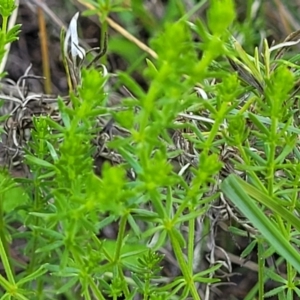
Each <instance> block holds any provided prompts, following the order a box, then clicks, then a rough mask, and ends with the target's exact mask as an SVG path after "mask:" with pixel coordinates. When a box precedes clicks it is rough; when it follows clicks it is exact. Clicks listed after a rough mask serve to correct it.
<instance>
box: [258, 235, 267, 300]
mask: <svg viewBox="0 0 300 300" xmlns="http://www.w3.org/2000/svg"><path fill="white" fill-rule="evenodd" d="M257 247H258V284H259V286H258V299H259V300H263V299H264V268H265V259H264V258H263V254H264V249H263V241H262V240H261V239H260V240H258V242H257Z"/></svg>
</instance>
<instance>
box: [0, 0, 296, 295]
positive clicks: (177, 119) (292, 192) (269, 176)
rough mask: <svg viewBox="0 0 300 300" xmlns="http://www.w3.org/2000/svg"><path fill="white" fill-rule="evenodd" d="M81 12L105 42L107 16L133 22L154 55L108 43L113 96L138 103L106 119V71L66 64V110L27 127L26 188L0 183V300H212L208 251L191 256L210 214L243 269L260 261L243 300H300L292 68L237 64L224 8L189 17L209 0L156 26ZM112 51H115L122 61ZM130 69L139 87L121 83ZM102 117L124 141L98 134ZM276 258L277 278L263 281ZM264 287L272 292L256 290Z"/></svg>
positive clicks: (229, 14)
mask: <svg viewBox="0 0 300 300" xmlns="http://www.w3.org/2000/svg"><path fill="white" fill-rule="evenodd" d="M2 2H3V3H2ZM2 2H1V1H0V13H1V14H2V17H3V24H2V28H1V31H0V55H2V53H3V54H4V46H5V44H6V43H9V42H12V41H14V40H15V39H16V38H17V34H18V31H19V27H18V26H16V27H15V28H14V29H12V30H11V31H9V32H7V30H6V22H7V19H6V18H7V17H8V16H9V15H10V14H11V13H12V11H13V9H14V3H13V1H6V2H5V1H2ZM87 2H88V3H90V4H93V5H95V9H94V10H91V11H87V12H86V14H98V15H99V17H100V20H101V22H103V23H102V29H103V32H104V33H105V32H106V27H107V17H108V16H109V14H110V13H111V12H117V13H118V15H119V16H120V19H121V20H123V21H124V23H125V24H126V25H128V27H129V28H133V27H134V26H133V25H134V22H135V21H136V20H137V19H138V20H140V21H141V22H142V24H143V25H144V26H145V28H146V30H147V31H149V32H150V40H151V41H150V45H151V46H152V47H153V49H154V50H155V51H156V53H157V57H158V58H157V59H156V60H154V59H153V60H150V59H144V57H143V59H141V60H138V62H135V60H136V59H135V58H132V57H131V55H130V53H131V52H130V51H131V49H134V51H133V52H132V53H135V54H136V55H138V54H139V53H140V50H137V49H136V46H132V45H131V44H130V43H128V42H124V41H123V40H122V38H118V39H117V41H118V42H116V41H113V42H112V43H116V44H115V45H114V46H113V48H112V49H113V51H115V52H117V51H118V53H119V54H120V55H123V56H124V57H125V58H126V60H127V61H128V62H129V63H130V64H133V66H130V68H129V70H127V71H126V72H119V73H118V74H117V75H118V76H117V84H116V86H121V85H124V86H126V88H127V89H128V90H129V91H130V93H132V95H133V97H132V98H130V99H128V98H127V99H122V102H121V109H115V108H109V107H106V103H107V100H108V99H107V98H108V97H109V96H110V90H109V92H107V84H108V79H109V75H107V74H106V70H105V68H104V67H103V69H102V71H99V69H97V68H95V67H93V66H89V67H84V57H83V58H82V57H81V58H80V59H81V61H82V65H81V64H78V66H77V65H76V66H75V67H76V68H75V67H74V66H73V69H72V64H71V63H75V62H74V61H71V63H70V62H69V61H68V59H69V58H68V51H65V53H64V58H63V59H64V64H65V66H67V68H66V69H67V71H68V72H69V73H68V75H70V76H71V75H72V76H73V78H72V79H73V81H74V82H72V84H71V85H72V91H70V102H66V101H64V100H63V99H62V98H59V99H58V104H59V111H60V117H61V122H55V121H54V120H52V119H51V116H41V117H38V118H34V119H33V124H34V129H33V130H32V132H31V139H30V141H29V142H28V144H27V146H26V149H24V151H25V157H24V158H25V163H26V165H27V167H28V168H29V169H30V178H26V179H25V178H23V179H12V178H11V177H10V175H9V174H8V172H7V171H4V170H2V171H1V177H0V213H1V216H0V219H1V222H0V226H1V230H0V257H1V261H2V264H3V268H4V272H5V276H4V275H0V286H1V291H0V296H1V299H13V298H16V299H57V298H58V297H60V296H61V297H65V298H66V299H100V300H101V299H108V298H110V299H118V297H123V298H125V299H136V298H137V297H142V298H143V299H171V300H172V299H187V298H192V299H196V300H197V299H202V298H204V297H203V290H202V289H203V287H205V288H206V291H207V292H206V296H205V297H206V298H207V297H208V296H209V291H210V289H209V288H210V287H211V286H213V285H214V284H215V283H218V282H219V281H221V278H220V277H219V273H218V271H219V270H220V269H221V268H224V267H225V266H224V265H222V264H221V263H215V260H211V265H209V266H206V267H205V268H203V267H202V265H201V266H200V267H199V265H200V264H202V263H203V262H204V261H205V257H206V254H207V253H205V252H203V251H202V250H201V251H200V250H199V249H200V248H199V247H200V246H201V247H202V246H205V247H206V248H207V246H208V245H211V244H213V243H212V241H210V240H208V237H207V236H210V238H211V237H213V235H214V232H213V230H214V228H215V226H216V225H215V224H216V223H217V222H216V221H218V219H213V216H214V215H215V214H216V212H215V207H216V205H219V202H220V201H223V202H222V203H224V205H225V207H226V211H228V212H229V213H231V218H233V219H234V220H235V221H236V227H234V226H232V227H230V231H231V232H232V234H234V235H236V236H238V235H239V236H244V237H247V236H248V237H249V238H251V239H252V240H251V242H250V243H249V245H248V246H247V247H246V249H244V250H243V252H242V254H241V256H242V257H247V256H248V255H250V254H251V253H252V252H253V251H254V249H257V251H258V258H259V259H258V275H259V280H258V284H257V285H256V286H255V287H254V288H253V290H252V291H251V292H250V293H249V295H247V296H246V297H245V299H254V298H255V297H256V296H257V295H258V297H259V298H260V299H262V298H263V297H268V296H275V295H276V296H277V295H278V297H281V298H282V299H293V298H294V297H296V296H295V295H298V296H299V294H300V292H299V289H300V288H299V280H297V279H296V277H297V276H298V273H299V272H300V265H299V261H300V259H299V253H298V252H297V251H296V250H295V247H296V246H299V241H298V239H297V237H298V236H299V231H300V223H299V220H298V214H299V204H298V193H299V179H300V178H299V174H300V173H299V171H300V164H299V159H300V152H299V150H298V141H297V139H298V135H299V133H300V130H299V129H298V128H297V126H296V125H297V124H298V122H299V121H298V119H297V113H298V110H299V109H298V106H297V105H296V103H297V101H298V98H297V94H296V93H295V88H296V87H295V83H296V82H298V81H299V72H298V67H297V59H296V58H295V57H292V58H289V59H288V58H285V57H284V56H282V55H281V56H280V54H281V52H280V50H279V51H278V52H276V51H275V50H274V49H272V48H271V49H270V48H269V47H268V44H267V42H266V41H265V42H264V48H263V50H262V53H260V52H259V51H258V49H256V50H254V51H253V53H254V54H253V56H251V54H248V52H247V51H246V50H245V49H244V47H243V46H242V45H241V44H240V43H239V42H238V41H237V40H235V39H234V37H233V36H231V31H232V30H237V29H238V28H240V27H241V26H240V24H239V23H238V22H237V21H236V20H235V18H236V13H235V7H234V2H233V1H232V0H226V1H221V0H213V1H210V5H209V7H208V9H207V22H206V23H207V24H206V23H205V22H204V21H202V20H200V19H196V20H193V21H192V20H189V18H190V16H191V15H192V14H193V12H194V11H196V10H197V9H198V8H199V7H201V5H202V4H203V3H204V2H205V1H202V2H203V3H202V2H201V3H200V4H197V5H195V7H196V8H195V7H194V8H193V9H192V10H191V11H190V12H185V11H184V6H183V5H182V1H169V3H168V4H166V16H165V17H164V18H162V21H161V22H155V16H154V15H152V14H150V13H149V15H148V16H146V17H145V18H144V19H143V18H142V16H143V14H145V11H146V10H145V7H144V6H143V5H142V4H141V2H140V1H133V5H132V8H133V11H132V12H129V11H127V7H126V5H125V6H124V3H123V1H100V0H99V1H92V0H89V1H87ZM247 5H248V6H249V7H251V5H253V2H252V1H247ZM247 20H248V22H250V20H251V16H250V14H249V12H248V14H247ZM152 28H153V31H152V30H151V29H152ZM133 30H134V28H133ZM103 36H105V34H102V40H101V41H100V44H101V45H100V46H102V47H103V46H104V44H105V38H103ZM1 41H2V42H1ZM62 42H63V41H62ZM119 42H120V43H121V45H123V46H124V49H123V47H121V48H119V49H117V45H119V44H118V43H119ZM1 43H2V44H1ZM73 46H74V45H73ZM248 46H249V45H248ZM1 47H2V48H1ZM282 47H283V46H282ZM1 49H2V50H1ZM77 50H78V49H77ZM1 51H2V52H1ZM272 51H275V52H276V53H275V54H273V53H272ZM82 56H84V55H82ZM1 57H3V56H0V58H1ZM74 57H75V56H74ZM75 58H76V57H75ZM69 60H70V59H69ZM103 60H104V62H105V57H104V58H103ZM81 61H80V62H81ZM137 70H138V71H139V75H140V76H141V77H142V79H143V80H144V82H147V88H146V89H145V88H144V87H142V86H141V85H140V84H139V83H138V82H137V80H136V79H135V77H134V76H133V75H132V73H133V72H134V71H137ZM75 71H78V74H75V73H74V72H75ZM72 72H73V73H74V74H72ZM74 79H76V80H74ZM195 91H196V92H197V93H198V94H196V93H195ZM107 115H110V117H112V118H113V120H114V122H115V124H116V125H117V126H116V128H113V129H117V130H118V129H120V132H121V134H117V135H114V134H112V133H111V132H108V133H107V131H106V130H104V128H103V120H104V121H105V122H107V119H106V118H107ZM100 121H101V122H100ZM109 123H110V122H108V124H109ZM113 126H114V125H113ZM120 127H121V128H120ZM106 129H107V128H106ZM108 131H109V130H108ZM123 133H124V136H122V134H123ZM104 148H105V149H106V150H107V153H108V154H107V153H105V155H106V156H104V155H103V152H102V150H103V149H104ZM228 153H229V154H228ZM227 154H228V156H227ZM230 155H231V156H230ZM95 157H96V159H95ZM99 157H100V158H101V159H103V163H101V166H100V171H99V172H98V173H100V174H98V175H96V173H95V170H94V164H95V160H97V158H99ZM228 157H229V158H228ZM228 173H235V174H231V175H229V176H228ZM225 197H227V198H225ZM232 204H233V205H232ZM236 208H238V209H239V210H237V209H236ZM240 213H242V214H243V216H244V217H246V218H247V220H248V221H249V223H245V222H244V221H243V222H242V221H240V217H241V216H240ZM219 214H220V212H219V211H218V215H219ZM266 214H268V216H266ZM15 221H17V222H18V224H19V223H21V224H22V225H23V227H24V230H23V231H22V232H20V231H18V230H17V229H15V227H14V226H13V224H15V223H14V222H15ZM197 224H201V230H199V231H198V232H197V233H196V228H197ZM115 227H117V230H116V231H115V232H116V236H112V238H111V239H105V238H104V237H103V236H104V234H103V232H105V230H107V229H111V228H115ZM211 230H212V231H211ZM199 232H200V233H199ZM198 235H199V236H198ZM18 239H23V240H25V241H26V246H25V248H24V253H22V254H24V255H25V257H26V258H27V259H28V260H27V261H26V262H25V263H23V264H20V263H19V262H17V261H15V260H14V259H13V257H11V254H10V249H9V248H10V242H11V241H12V240H16V241H18ZM199 241H200V242H199ZM205 247H202V248H205ZM163 249H164V250H165V249H172V251H171V252H172V253H174V258H175V260H176V267H177V269H178V271H179V272H178V274H177V275H176V276H174V277H173V278H172V281H170V280H169V278H167V277H165V276H164V268H165V267H164V266H163V262H165V256H164V255H162V254H161V251H162V250H163ZM274 253H277V255H279V256H280V260H278V261H277V262H276V263H277V264H278V265H279V264H280V263H281V264H283V263H285V266H286V269H287V272H286V276H281V275H279V274H276V273H275V271H274V269H273V268H271V267H269V268H266V266H265V261H266V260H267V259H268V258H270V257H271V256H272V255H273V254H274ZM196 260H197V261H196ZM197 264H198V265H197ZM17 267H18V268H19V269H18V272H15V271H16V268H17ZM222 272H223V270H222ZM268 279H271V280H273V281H275V282H277V283H278V287H276V288H275V289H273V290H269V291H265V289H264V283H265V282H266V281H267V280H268Z"/></svg>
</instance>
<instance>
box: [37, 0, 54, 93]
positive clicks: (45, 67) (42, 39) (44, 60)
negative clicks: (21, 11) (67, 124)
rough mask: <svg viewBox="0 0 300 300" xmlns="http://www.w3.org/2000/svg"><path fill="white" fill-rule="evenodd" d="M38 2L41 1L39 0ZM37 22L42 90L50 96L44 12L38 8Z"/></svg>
mask: <svg viewBox="0 0 300 300" xmlns="http://www.w3.org/2000/svg"><path fill="white" fill-rule="evenodd" d="M39 1H40V2H41V1H42V0H39ZM37 14H38V22H39V35H40V43H41V52H42V66H43V75H44V77H45V82H44V90H45V93H46V94H51V93H52V89H51V73H50V64H49V51H48V45H47V40H48V39H47V29H46V22H45V18H44V12H43V10H42V8H41V7H38V10H37Z"/></svg>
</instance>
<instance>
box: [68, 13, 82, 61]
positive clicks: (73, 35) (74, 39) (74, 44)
mask: <svg viewBox="0 0 300 300" xmlns="http://www.w3.org/2000/svg"><path fill="white" fill-rule="evenodd" d="M78 16H79V12H77V13H76V14H75V15H74V17H73V18H72V20H71V22H70V25H69V28H68V30H67V33H66V37H65V41H64V53H65V56H68V48H69V44H70V47H71V57H72V62H73V63H74V64H75V63H76V58H77V56H78V57H79V58H80V59H81V60H83V59H84V57H85V50H84V49H83V48H82V47H81V46H79V42H78V33H77V20H78Z"/></svg>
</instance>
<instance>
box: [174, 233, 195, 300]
mask: <svg viewBox="0 0 300 300" xmlns="http://www.w3.org/2000/svg"><path fill="white" fill-rule="evenodd" d="M173 230H174V229H173V228H171V229H169V230H168V234H169V236H170V240H171V243H172V247H173V250H174V253H175V256H176V258H177V261H178V264H179V267H180V270H181V272H182V274H183V277H184V279H185V282H186V285H187V288H188V289H189V290H190V293H191V295H192V297H193V299H194V300H201V298H200V296H199V294H198V291H197V289H196V286H195V282H194V279H193V276H192V273H191V272H190V270H189V267H188V265H187V263H186V261H185V259H184V256H183V252H182V249H181V248H180V245H179V242H178V240H177V239H176V235H175V234H174V233H173Z"/></svg>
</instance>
